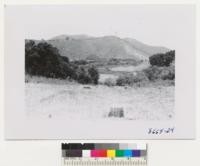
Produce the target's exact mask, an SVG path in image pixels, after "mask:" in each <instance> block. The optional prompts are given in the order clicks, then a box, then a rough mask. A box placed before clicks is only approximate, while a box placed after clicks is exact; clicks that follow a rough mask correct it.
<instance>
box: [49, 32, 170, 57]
mask: <svg viewBox="0 0 200 166" xmlns="http://www.w3.org/2000/svg"><path fill="white" fill-rule="evenodd" d="M46 42H48V43H49V44H51V45H53V46H54V47H56V48H57V49H58V50H59V53H60V54H61V56H66V57H68V58H69V59H70V60H84V59H87V57H92V56H94V57H99V58H100V59H111V58H115V59H134V60H137V61H141V60H148V58H149V56H151V55H153V54H158V53H166V52H168V51H169V50H170V49H168V48H166V47H159V46H150V45H147V44H144V43H142V42H140V41H138V40H136V39H133V38H120V37H117V36H102V37H93V36H88V35H84V34H79V35H59V36H55V37H53V38H51V39H49V40H46Z"/></svg>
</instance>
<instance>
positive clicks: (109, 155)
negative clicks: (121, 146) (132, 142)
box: [107, 150, 115, 157]
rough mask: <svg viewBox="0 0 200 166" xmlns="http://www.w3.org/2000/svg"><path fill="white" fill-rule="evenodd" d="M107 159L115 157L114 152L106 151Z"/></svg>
mask: <svg viewBox="0 0 200 166" xmlns="http://www.w3.org/2000/svg"><path fill="white" fill-rule="evenodd" d="M107 157H115V150H107Z"/></svg>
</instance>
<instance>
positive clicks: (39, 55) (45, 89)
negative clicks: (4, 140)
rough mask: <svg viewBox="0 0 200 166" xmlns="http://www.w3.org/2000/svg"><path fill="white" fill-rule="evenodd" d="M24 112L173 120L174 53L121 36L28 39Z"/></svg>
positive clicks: (47, 115)
mask: <svg viewBox="0 0 200 166" xmlns="http://www.w3.org/2000/svg"><path fill="white" fill-rule="evenodd" d="M25 74H26V77H25V90H26V94H25V95H26V96H25V97H26V111H27V113H28V114H29V115H31V116H32V115H34V116H46V117H48V118H54V117H55V116H62V117H63V118H66V120H67V119H68V118H70V119H71V118H72V119H87V120H90V119H110V120H141V119H144V120H165V119H169V120H170V119H172V118H173V117H174V89H175V50H173V49H170V48H166V47H161V46H150V45H147V44H144V43H142V42H140V41H137V40H136V39H134V38H120V37H118V36H112V35H110V36H102V37H93V36H89V35H59V36H56V37H53V38H51V39H49V40H34V39H26V40H25Z"/></svg>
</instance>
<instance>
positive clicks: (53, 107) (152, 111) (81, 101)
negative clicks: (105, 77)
mask: <svg viewBox="0 0 200 166" xmlns="http://www.w3.org/2000/svg"><path fill="white" fill-rule="evenodd" d="M25 94H26V97H25V103H26V112H27V114H28V116H30V117H41V118H64V119H69V118H70V119H91V120H95V119H116V120H119V119H120V120H168V119H173V117H174V86H163V85H162V86H161V85H157V86H153V85H149V86H148V87H147V86H145V87H118V86H114V87H107V86H105V85H98V86H92V85H89V86H88V85H81V84H77V83H74V82H69V81H61V80H48V81H44V80H42V79H41V80H38V79H37V81H31V82H28V83H26V84H25ZM111 108H123V110H124V117H123V118H115V117H112V118H111V117H108V114H109V112H110V109H111Z"/></svg>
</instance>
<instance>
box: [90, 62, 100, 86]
mask: <svg viewBox="0 0 200 166" xmlns="http://www.w3.org/2000/svg"><path fill="white" fill-rule="evenodd" d="M88 74H89V76H90V78H91V82H92V83H93V84H98V80H99V72H98V70H97V69H96V68H95V67H94V66H92V67H90V68H89V69H88Z"/></svg>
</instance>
